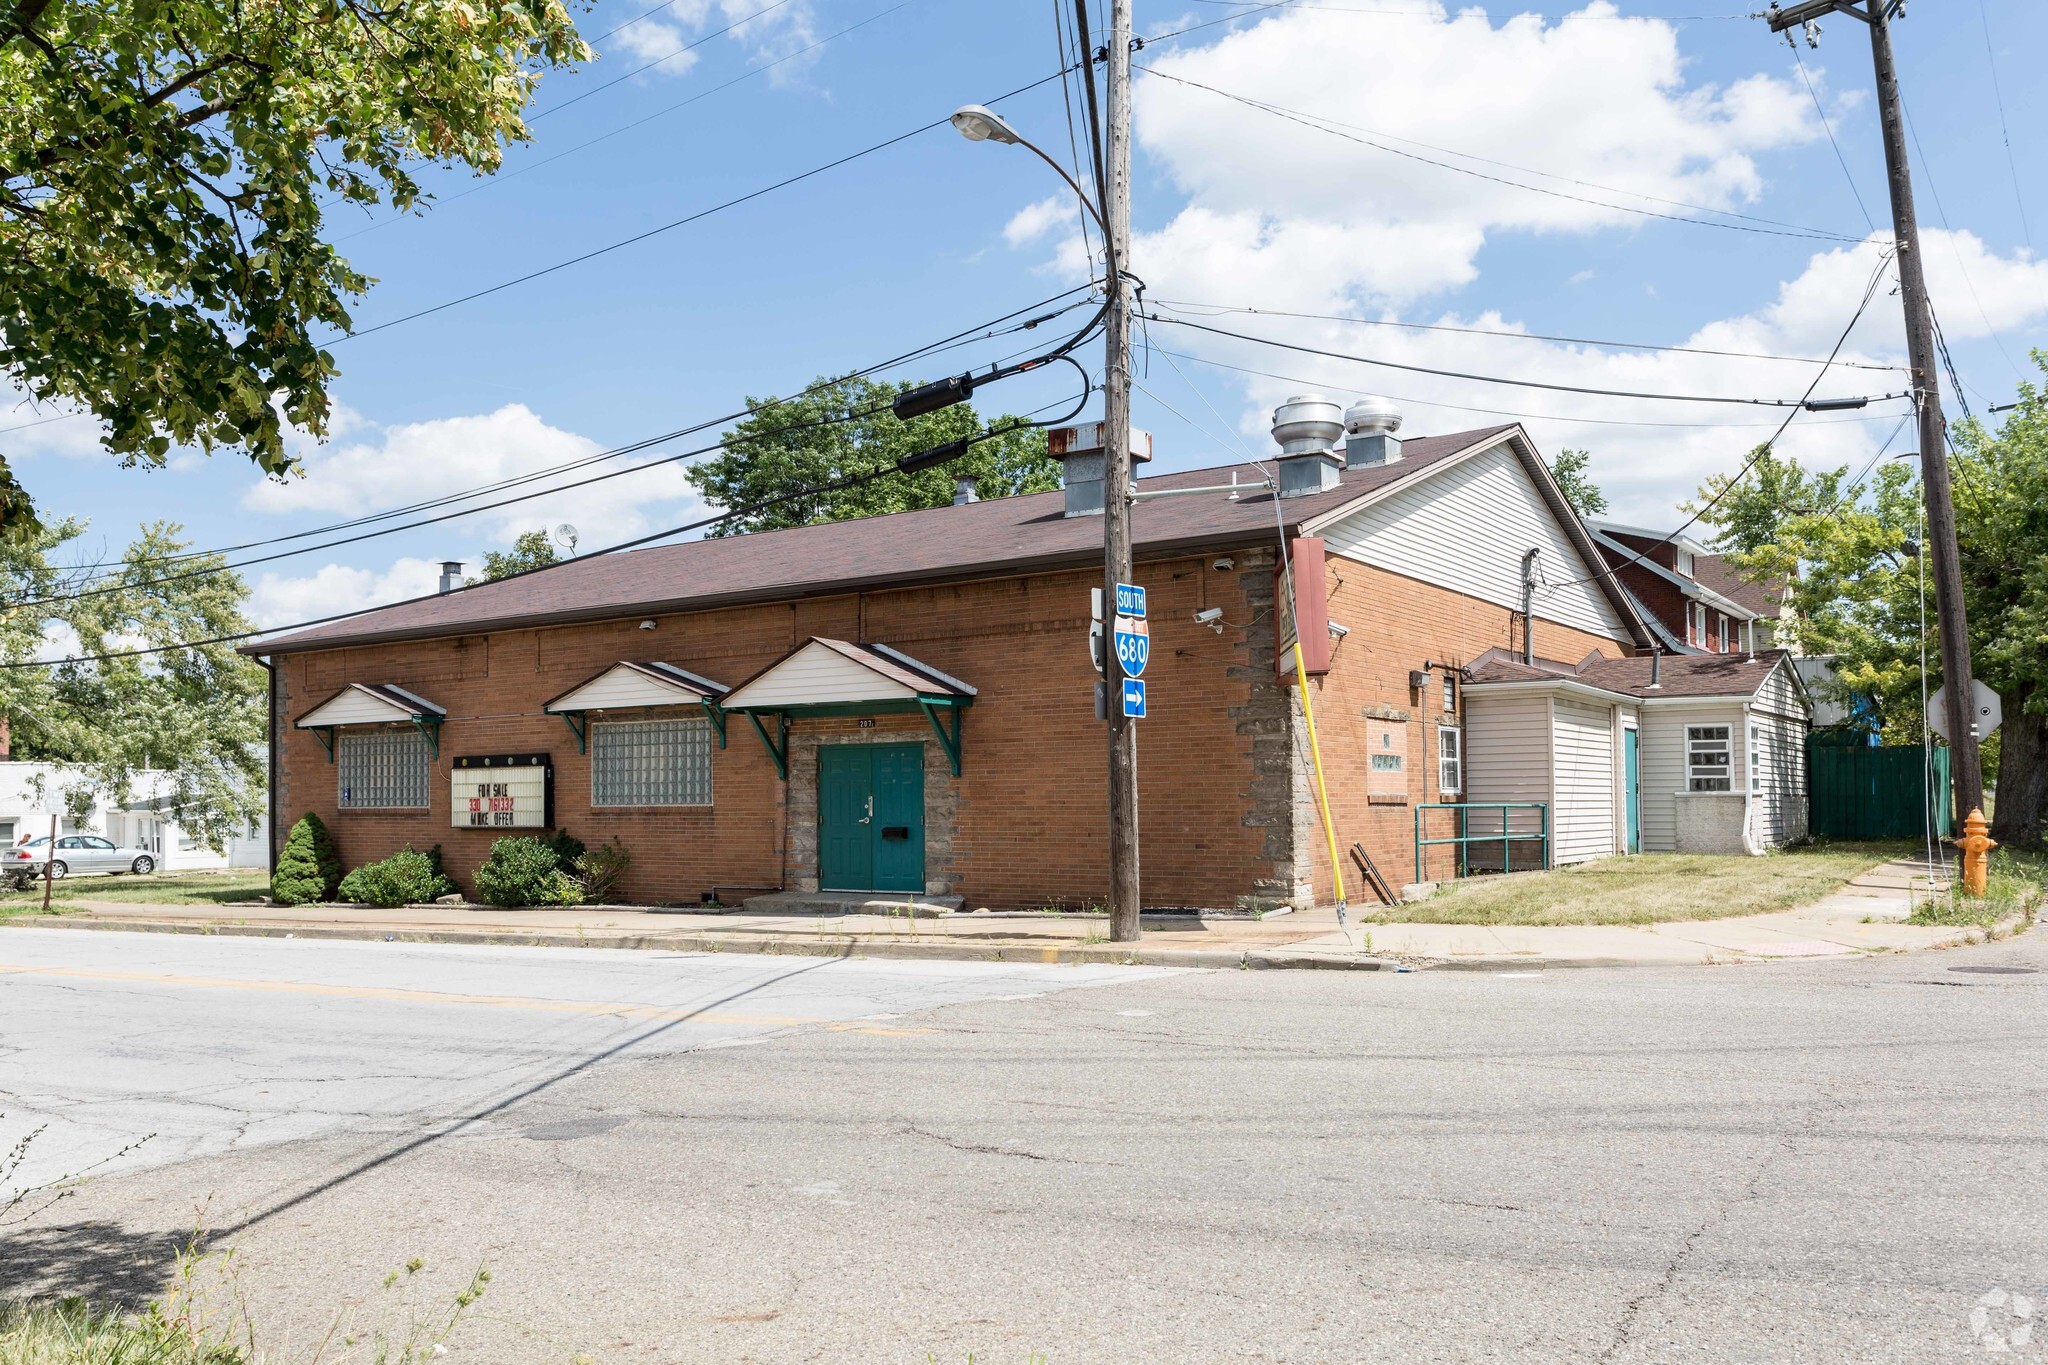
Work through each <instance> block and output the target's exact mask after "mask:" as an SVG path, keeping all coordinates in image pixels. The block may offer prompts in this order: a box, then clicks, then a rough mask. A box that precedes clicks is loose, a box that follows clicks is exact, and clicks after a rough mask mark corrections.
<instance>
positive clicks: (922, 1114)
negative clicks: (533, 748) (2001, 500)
mask: <svg viewBox="0 0 2048 1365" xmlns="http://www.w3.org/2000/svg"><path fill="white" fill-rule="evenodd" d="M31 941H32V942H31ZM0 963H4V964H6V967H7V969H0V1049H4V1051H0V1092H4V1096H0V1103H4V1107H5V1108H6V1110H7V1111H8V1119H7V1120H6V1122H7V1123H8V1125H10V1130H13V1131H18V1128H17V1127H16V1126H17V1125H18V1124H19V1123H21V1122H25V1121H30V1116H31V1115H47V1116H52V1117H55V1118H58V1119H60V1120H62V1123H61V1125H59V1126H53V1128H52V1130H51V1135H52V1136H56V1137H58V1138H60V1140H61V1143H62V1144H63V1145H62V1149H61V1150H62V1154H63V1158H64V1160H65V1161H69V1162H76V1161H77V1160H79V1159H80V1158H90V1157H91V1156H92V1154H93V1153H95V1152H103V1151H104V1150H105V1149H106V1148H107V1145H108V1144H116V1145H118V1144H119V1143H120V1142H122V1141H123V1140H126V1139H132V1137H134V1136H139V1135H140V1133H141V1132H142V1131H154V1132H157V1133H158V1135H159V1136H158V1137H156V1138H152V1139H151V1141H150V1142H149V1143H147V1144H145V1146H144V1147H143V1148H142V1149H139V1150H138V1151H137V1152H136V1153H133V1154H131V1155H130V1156H129V1157H128V1158H125V1160H130V1161H134V1160H147V1161H154V1162H157V1163H160V1164H154V1165H150V1166H147V1167H146V1168H141V1169H133V1170H127V1171H122V1172H114V1173H107V1174H101V1175H96V1176H95V1177H94V1178H92V1179H91V1180H89V1181H88V1182H87V1183H86V1184H85V1185H84V1186H83V1187H82V1188H81V1189H80V1191H79V1192H78V1193H77V1195H76V1196H75V1197H73V1198H71V1199H68V1200H66V1201H65V1202H64V1203H62V1204H60V1205H58V1206H56V1207H55V1208H52V1209H50V1210H48V1211H47V1212H45V1213H44V1214H43V1215H41V1216H40V1217H39V1218H38V1219H37V1220H35V1221H34V1222H32V1223H30V1224H28V1225H26V1226H24V1227H21V1228H16V1229H9V1230H7V1232H6V1234H5V1240H4V1242H0V1287H9V1288H13V1289H15V1290H22V1289H43V1290H54V1289H73V1290H85V1291H89V1292H96V1293H102V1294H127V1295H140V1294H144V1293H147V1292H149V1290H150V1289H151V1288H153V1287H154V1286H155V1285H156V1284H157V1283H159V1282H160V1281H161V1278H162V1276H163V1275H164V1273H165V1271H166V1268H167V1265H168V1259H169V1254H170V1251H171V1250H172V1248H173V1247H174V1246H175V1245H176V1243H177V1241H178V1239H179V1238H180V1237H181V1236H182V1235H184V1234H186V1233H187V1232H189V1230H191V1229H192V1228H194V1227H195V1226H199V1227H203V1228H204V1229H205V1230H206V1232H207V1235H208V1237H209V1238H210V1245H211V1246H213V1247H215V1248H222V1247H232V1248H234V1249H235V1250H236V1253H237V1261H238V1265H239V1272H238V1274H239V1279H238V1285H237V1292H238V1293H239V1294H240V1295H241V1296H242V1297H243V1298H244V1299H245V1300H246V1302H247V1304H248V1305H249V1311H250V1312H251V1313H252V1315H253V1316H254V1318H255V1320H256V1321H257V1323H258V1324H259V1327H260V1330H261V1332H262V1334H263V1336H264V1339H265V1340H266V1341H268V1342H269V1343H270V1345H271V1346H272V1348H273V1349H279V1350H283V1351H289V1350H290V1349H291V1348H292V1346H293V1345H294V1344H296V1343H303V1342H310V1341H311V1340H313V1339H315V1338H317V1337H318V1336H319V1334H320V1333H321V1332H322V1331H324V1330H325V1329H326V1328H327V1327H328V1326H329V1325H330V1324H331V1323H332V1322H333V1321H334V1320H335V1317H336V1315H337V1314H338V1313H343V1312H347V1311H350V1308H351V1305H355V1304H360V1305H361V1307H360V1308H359V1309H357V1310H355V1311H358V1312H359V1313H362V1314H372V1315H373V1314H375V1313H376V1312H378V1311H382V1310H380V1308H379V1306H378V1305H379V1303H380V1302H381V1301H380V1300H379V1299H378V1297H377V1291H376V1286H377V1284H378V1282H379V1281H380V1280H381V1278H382V1276H383V1275H384V1273H385V1272H386V1271H387V1270H389V1269H390V1268H391V1267H393V1266H395V1265H398V1264H400V1263H401V1262H403V1261H405V1260H406V1259H408V1258H410V1257H414V1256H417V1257H421V1258H423V1259H424V1260H425V1261H426V1263H427V1266H428V1270H427V1271H426V1272H423V1274H424V1277H425V1280H426V1282H427V1283H429V1284H430V1285H431V1286H432V1288H433V1292H436V1293H438V1292H441V1291H442V1290H448V1291H452V1289H453V1288H454V1287H455V1285H456V1284H458V1283H459V1282H460V1281H462V1280H463V1279H466V1277H467V1276H468V1274H469V1273H470V1272H471V1271H472V1270H473V1269H474V1268H475V1267H476V1266H478V1265H486V1266H488V1267H489V1268H490V1270H491V1272H492V1276H493V1280H492V1285H491V1289H490V1292H489V1293H488V1294H487V1295H486V1298H485V1300H484V1303H483V1305H481V1307H480V1311H479V1313H478V1314H477V1315H476V1316H474V1317H472V1318H471V1319H470V1320H469V1321H467V1322H466V1323H465V1324H464V1325H463V1327H462V1328H461V1329H460V1331H459V1332H458V1334H457V1336H456V1338H455V1339H454V1340H453V1342H452V1343H451V1349H450V1352H449V1354H448V1356H447V1357H444V1358H445V1359H448V1360H450V1361H451V1362H454V1361H460V1360H464V1359H467V1360H472V1361H483V1362H524V1361H567V1360H569V1359H570V1358H571V1357H572V1356H573V1355H575V1354H576V1353H579V1352H580V1353H584V1354H587V1355H588V1356H589V1357H590V1358H592V1359H594V1360H597V1361H603V1362H613V1361H635V1362H638V1361H763V1362H781V1361H811V1360H818V1361H855V1360H858V1361H899V1360H900V1361H920V1362H921V1361H927V1360H937V1361H944V1362H965V1361H967V1360H968V1359H969V1357H970V1353H971V1354H972V1359H973V1360H974V1361H976V1362H979V1363H980V1365H990V1363H991V1362H1009V1361H1015V1362H1019V1363H1020V1365H1021V1363H1022V1362H1025V1361H1032V1360H1037V1361H1045V1362H1062V1361H1073V1362H1083V1361H1090V1362H1092V1361H1155V1360H1156V1361H1189V1360H1273V1361H1279V1360H1286V1361H1312V1360H1313V1361H1364V1360H1375V1361H1377V1360H1415V1361H1457V1360H1508V1359H1513V1360H1572V1361H1579V1360H1595V1361H1599V1360H1612V1361H1651V1360H1666V1359H1685V1360H1689V1361H1693V1360H1713V1361H1720V1360H1727V1361H1776V1360H1826V1361H1835V1360H1853V1361H1863V1360H1897V1361H1924V1360H1930V1359H1946V1358H1963V1357H1968V1356H1981V1355H1983V1354H1985V1353H1986V1344H1987V1342H1989V1341H1990V1340H1991V1339H1992V1337H1993V1336H1994V1335H1996V1336H1997V1337H1998V1338H1999V1340H2000V1341H2002V1342H2003V1344H2005V1345H2007V1346H2009V1347H2016V1348H2017V1349H2016V1352H2015V1355H2016V1358H2018V1359H2022V1360H2023V1359H2025V1358H2026V1357H2027V1354H2028V1353H2033V1354H2036V1355H2042V1356H2043V1358H2044V1359H2048V1351H2044V1343H2048V1324H2036V1323H2035V1318H2034V1317H2032V1316H2028V1315H2034V1314H2037V1313H2038V1315H2039V1316H2048V1237H2044V1235H2043V1229H2044V1227H2048V1179H2044V1177H2048V1160H2044V1147H2048V1135H2044V1133H2043V1120H2044V1116H2048V1105H2044V1103H2043V1091H2044V1088H2048V1086H2044V1081H2043V1079H2042V1077H2043V1074H2044V1067H2043V1062H2044V1060H2048V1058H2044V1051H2048V1049H2044V1045H2043V1043H2042V1035H2043V1031H2044V1028H2043V1026H2044V1024H2048V971H2042V970H2040V969H2043V968H2048V944H2044V943H2043V942H2042V941H2041V940H2040V939H2039V938H2038V937H2037V936H2033V935H2029V936H2023V937H2021V938H2019V939H2015V940H2009V941H2007V942H2004V943H1999V944H1994V945H1989V946H1987V947H1983V948H1975V949H1966V950H1957V951H1953V952H1946V953H1935V954H1924V955H1920V956H1914V957H1874V958H1863V959H1857V960H1850V961H1843V960H1829V961H1824V962H1807V963H1783V964H1774V965H1769V966H1762V965H1750V966H1743V967H1731V968H1684V969H1677V968H1674V969H1641V968H1638V969H1628V970H1582V971H1566V972H1550V973H1464V972H1449V971H1435V972H1417V973H1404V974H1398V975H1397V974H1393V973H1321V972H1286V973H1283V972H1225V973H1144V972H1134V971H1129V970H1128V969H1115V968H1108V969H1092V970H1090V969H1077V968H1036V969H1034V968H1020V967H1006V966H996V965H993V964H990V965H969V964H907V963H891V962H840V961H832V962H819V961H817V960H805V959H796V958H786V959H776V958H746V959H741V958H737V957H699V956H680V955H653V954H637V953H630V952H618V951H573V950H532V949H478V948H456V947H410V946H403V945H395V944H392V945H383V944H339V943H308V942H288V943H287V942H279V941H273V940H249V939H226V938H224V939H183V938H171V937H167V936H152V935H115V934H97V933H83V932H76V931H61V930H56V931H29V930H18V931H16V930H10V931H4V932H0ZM1984 968H1992V969H2002V970H1990V971H1986V970H1980V969H1984ZM8 969H12V970H8ZM22 969H26V970H22ZM1066 986H1076V987H1085V989H1062V987H1066ZM633 1011H639V1013H633ZM265 1091H268V1092H269V1093H267V1094H265V1093H263V1092H265ZM2036 1303H2038V1304H2040V1305H2042V1307H2041V1308H2040V1309H2039V1310H2036V1309H2035V1308H2034V1307H2033V1305H2034V1304H2036ZM2030 1324H2034V1325H2038V1326H2039V1327H2040V1329H2041V1330H2040V1331H2039V1332H2038V1333H2035V1334H2034V1335H2035V1336H2038V1337H2039V1338H2041V1339H2040V1340H2035V1339H2033V1337H2032V1336H2028V1335H2026V1334H2024V1333H2022V1332H2020V1331H2019V1329H2024V1328H2026V1327H2028V1326H2029V1325H2030ZM282 1358H293V1359H295V1358H297V1357H293V1356H289V1355H286V1356H284V1357H282Z"/></svg>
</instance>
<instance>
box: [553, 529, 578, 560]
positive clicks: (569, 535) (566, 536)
mask: <svg viewBox="0 0 2048 1365" xmlns="http://www.w3.org/2000/svg"><path fill="white" fill-rule="evenodd" d="M555 544H557V545H559V546H561V547H562V548H563V549H565V550H567V551H568V552H569V553H570V554H572V555H573V554H575V553H576V528H575V527H573V526H571V525H570V524H569V523H568V522H566V521H565V522H563V523H562V524H561V525H560V526H557V527H556V528H555Z"/></svg>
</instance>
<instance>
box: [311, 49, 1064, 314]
mask: <svg viewBox="0 0 2048 1365" xmlns="http://www.w3.org/2000/svg"><path fill="white" fill-rule="evenodd" d="M1061 74H1062V73H1061V72H1058V71H1055V72H1053V73H1052V74H1051V75H1050V76H1041V77H1039V78H1038V79H1037V80H1035V81H1032V82H1031V83H1030V84H1029V85H1020V86H1018V87H1017V88H1016V89H1015V90H1011V91H1009V92H1007V93H1005V94H1001V95H997V96H996V97H995V98H994V99H990V100H985V101H983V103H985V104H1000V103H1002V102H1003V101H1004V100H1007V99H1012V98H1014V97H1015V96H1018V95H1021V94H1023V93H1025V92H1026V91H1029V90H1036V89H1037V88H1038V87H1039V86H1041V85H1047V84H1050V83H1051V82H1053V81H1056V80H1058V79H1059V78H1060V76H1061ZM948 123H949V119H947V118H940V119H934V120H932V121H931V122H930V123H926V124H921V125H919V126H918V127H916V128H912V129H910V130H909V131H908V132H903V133H898V134H896V136H894V137H890V138H884V139H883V140H882V141H880V142H876V143H872V144H870V145H868V146H866V147H863V148H861V149H860V150H859V151H856V152H848V153H847V154H846V155H845V156H842V157H838V158H835V159H834V160H831V161H828V162H826V163H825V164H824V165H822V166H813V167H812V168H811V169H809V170H807V171H799V172H798V173H797V174H795V175H791V176H785V177H784V178H783V179H781V180H778V181H776V182H775V183H773V184H771V185H763V186H762V187H761V188H759V189H756V190H750V191H748V192H747V193H745V194H742V195H739V196H737V197H736V198H732V199H728V200H726V201H724V202H723V203H719V204H713V205H712V206H711V207H709V208H705V209H699V210H697V211H696V212H695V213H691V214H685V215H684V216H683V217H681V218H677V219H675V220H674V221H672V222H667V223H663V224H661V225H660V226H659V227H652V228H649V229H647V230H646V231H645V232H636V233H634V234H633V235H632V236H631V237H625V238H621V239H620V240H618V241H616V242H611V243H609V244H607V245H605V246H601V247H597V248H595V249H594V250H591V251H585V252H583V253H581V254H580V255H576V256H571V257H569V258H568V259H567V260H563V261H557V262H555V263H554V264H553V265H547V266H542V267H541V268H540V269H538V270H529V271H528V272H526V273H525V274H524V275H518V276H514V277H513V278H512V279H509V280H503V281H500V282H499V283H497V284H493V285H490V286H487V287H486V288H483V289H477V290H472V291H471V292H469V293H467V294H463V295H461V296H459V297H457V298H452V299H448V300H446V301H445V302H442V303H437V304H434V305H433V306H432V307H429V308H421V309H418V310H417V311H415V312H411V313H404V314H401V315H399V316H398V317H395V318H391V319H389V320H387V321H384V322H380V323H377V324H376V325H375V326H373V327H364V328H362V329H360V330H358V331H352V332H343V333H341V334H340V335H338V336H334V337H330V338H328V339H327V342H326V344H327V345H330V346H332V345H335V344H337V343H339V342H343V341H351V340H354V339H355V338H357V337H366V336H369V335H370V334H371V333H373V332H381V331H384V330H385V329H387V328H391V327H396V326H398V325H400V324H401V323H407V322H416V321H418V320H419V319H420V318H424V317H431V316H433V315H434V314H435V313H441V312H445V311H447V310H448V309H450V308H455V307H459V306H460V305H462V304H465V303H473V302H475V301H476V300H478V299H481V298H487V297H489V296H490V295H492V294H498V293H502V292H504V291H505V290H507V289H513V288H516V287H518V286H519V285H522V284H530V283H532V282H533V281H535V280H537V279H540V278H542V277H544V276H547V275H552V274H554V273H555V272H557V271H560V270H567V269H568V268H569V267H570V266H574V265H581V264H583V263H584V262H585V261H590V260H595V259H596V258H597V257H599V256H605V255H609V254H610V253H611V252H614V251H618V250H621V249H622V248H625V247H629V246H634V245H636V244H638V243H640V242H644V241H646V240H648V239H649V238H650V237H659V236H660V235H661V234H663V233H665V232H672V231H674V230H675V229H677V228H679V227H683V226H686V225H688V224H690V223H694V222H697V221H698V220H699V219H702V218H709V217H710V216H711V215H712V214H714V213H722V212H724V211H725V210H727V209H730V208H737V207H738V206H739V205H741V204H745V203H750V202H751V201H753V200H755V199H759V198H761V197H762V196H763V195H766V194H772V193H774V192H775V191H776V190H780V189H786V188H788V187H789V186H791V185H794V184H797V183H799V182H801V181H805V180H809V179H811V178H813V177H814V176H819V175H823V174H824V173H825V172H827V171H831V170H837V169H838V168H839V167H841V166H844V165H847V164H848V163H850V162H854V161H859V160H860V159H861V158H863V157H867V156H873V155H874V154H875V153H876V152H880V151H884V150H886V149H888V148H890V147H894V146H895V145H896V144H897V143H899V142H908V141H909V140H910V139H912V138H914V137H917V136H920V135H921V134H924V133H928V132H930V131H932V129H934V128H944V127H946V126H948Z"/></svg>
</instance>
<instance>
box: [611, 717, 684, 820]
mask: <svg viewBox="0 0 2048 1365" xmlns="http://www.w3.org/2000/svg"><path fill="white" fill-rule="evenodd" d="M590 804H591V805H593V806H708V805H710V804H711V722H710V721H708V720H705V719H703V718H701V717H699V718H696V719H691V720H634V721H600V722H598V723H596V724H594V725H592V726H591V727H590Z"/></svg>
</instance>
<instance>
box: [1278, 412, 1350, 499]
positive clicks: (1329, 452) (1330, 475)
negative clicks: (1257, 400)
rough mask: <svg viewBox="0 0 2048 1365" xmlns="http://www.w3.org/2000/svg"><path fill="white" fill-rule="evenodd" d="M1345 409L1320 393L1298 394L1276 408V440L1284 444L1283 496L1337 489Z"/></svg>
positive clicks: (1281, 449) (1281, 491) (1281, 469)
mask: <svg viewBox="0 0 2048 1365" xmlns="http://www.w3.org/2000/svg"><path fill="white" fill-rule="evenodd" d="M1341 411H1342V410H1341V409H1340V408H1338V406H1337V405H1336V404H1335V403H1334V402H1332V401H1331V400H1329V399H1327V398H1325V397H1323V396H1322V395H1321V394H1319V393H1303V394H1296V395H1295V396H1294V397H1292V398H1290V399H1288V400H1287V401H1286V402H1285V403H1282V404H1281V405H1280V406H1279V407H1277V408H1275V409H1273V439H1274V440H1275V441H1277V442H1279V445H1280V496H1281V497H1283V498H1295V497H1300V496H1301V495H1302V494H1304V493H1323V492H1327V491H1328V490H1330V489H1332V488H1335V487H1336V486H1337V483H1338V471H1339V470H1341V469H1343V467H1344V457H1343V456H1342V455H1339V454H1338V453H1337V450H1336V444H1337V438H1338V437H1340V436H1342V435H1343V434H1344V422H1343V419H1342V417H1341V415H1340V414H1341Z"/></svg>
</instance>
